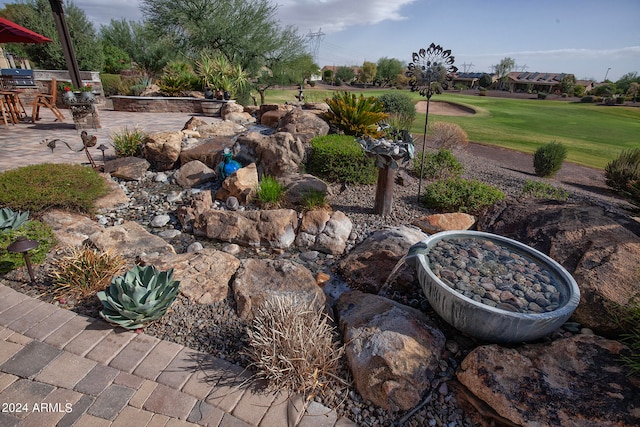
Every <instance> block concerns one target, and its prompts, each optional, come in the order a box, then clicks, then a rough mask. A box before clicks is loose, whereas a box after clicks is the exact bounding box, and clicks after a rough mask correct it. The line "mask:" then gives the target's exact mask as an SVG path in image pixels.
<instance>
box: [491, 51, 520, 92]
mask: <svg viewBox="0 0 640 427" xmlns="http://www.w3.org/2000/svg"><path fill="white" fill-rule="evenodd" d="M515 66H516V61H515V59H513V58H509V57H508V56H507V57H505V58H503V59H502V60H501V61H500V63H499V64H498V65H494V66H493V70H494V71H495V73H496V77H497V78H498V81H500V85H501V86H503V85H504V84H505V83H506V80H507V76H508V75H509V73H510V72H511V71H513V69H514V68H515Z"/></svg>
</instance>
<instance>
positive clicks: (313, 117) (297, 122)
mask: <svg viewBox="0 0 640 427" xmlns="http://www.w3.org/2000/svg"><path fill="white" fill-rule="evenodd" d="M278 132H289V133H290V134H291V135H293V137H294V138H299V139H300V140H301V141H302V142H303V143H305V144H306V143H308V142H309V141H311V140H312V139H313V138H314V137H316V136H318V135H326V134H328V133H329V124H328V123H327V122H326V121H324V120H323V119H321V118H320V117H319V116H318V115H317V114H313V113H311V112H309V111H305V110H303V109H301V108H294V109H292V110H291V111H289V112H288V113H287V114H286V115H285V116H283V117H282V119H281V120H280V127H279V128H278Z"/></svg>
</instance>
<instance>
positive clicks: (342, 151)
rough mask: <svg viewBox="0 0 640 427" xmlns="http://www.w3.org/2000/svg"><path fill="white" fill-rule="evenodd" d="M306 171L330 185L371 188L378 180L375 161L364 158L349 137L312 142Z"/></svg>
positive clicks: (351, 137)
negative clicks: (356, 185) (369, 186)
mask: <svg viewBox="0 0 640 427" xmlns="http://www.w3.org/2000/svg"><path fill="white" fill-rule="evenodd" d="M306 170H307V172H309V173H311V174H313V175H316V176H318V177H320V178H322V179H325V180H327V181H330V182H345V183H350V184H373V183H375V182H376V181H377V178H378V169H377V168H376V166H375V160H374V159H373V158H371V157H367V156H366V154H365V153H364V150H363V149H362V147H361V146H360V144H358V143H357V142H356V140H355V138H354V137H353V136H348V135H336V134H332V135H325V136H317V137H315V138H313V139H312V140H311V154H310V155H309V160H308V162H307V165H306Z"/></svg>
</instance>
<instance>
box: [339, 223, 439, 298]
mask: <svg viewBox="0 0 640 427" xmlns="http://www.w3.org/2000/svg"><path fill="white" fill-rule="evenodd" d="M426 238H427V235H426V234H425V233H423V232H422V231H420V230H418V229H416V228H413V227H407V226H400V227H393V228H388V229H385V230H379V231H376V232H374V233H373V234H371V236H369V237H368V238H366V239H365V240H364V241H363V242H362V243H360V244H359V245H358V246H356V247H355V248H354V249H353V250H352V251H351V252H350V253H349V255H347V256H346V257H344V258H343V259H342V260H341V261H340V262H339V263H338V269H339V270H340V272H341V273H342V275H343V276H344V278H345V280H346V281H347V283H349V285H350V286H352V287H353V288H355V289H359V290H362V291H364V292H370V293H378V292H380V290H381V289H382V287H383V285H384V284H385V282H386V281H387V279H388V278H389V275H390V273H391V271H392V270H393V269H394V267H395V266H396V265H397V264H398V262H399V261H400V259H401V258H402V257H403V256H405V255H406V254H407V252H408V251H409V248H410V247H411V246H412V245H413V244H415V243H417V242H419V241H420V240H424V239H426ZM398 274H399V275H398V277H397V278H396V279H395V281H394V285H395V286H399V287H409V286H411V284H412V283H413V282H414V274H415V271H414V269H413V268H411V267H410V266H404V267H400V270H399V271H398Z"/></svg>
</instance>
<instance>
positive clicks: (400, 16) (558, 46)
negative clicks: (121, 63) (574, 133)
mask: <svg viewBox="0 0 640 427" xmlns="http://www.w3.org/2000/svg"><path fill="white" fill-rule="evenodd" d="M65 1H69V0H65ZM272 1H273V2H274V4H277V5H278V8H277V10H276V19H278V20H279V21H280V22H281V24H282V25H283V26H284V25H294V26H296V27H297V28H298V31H299V34H301V35H304V36H308V37H306V38H307V40H309V41H310V42H315V43H310V44H309V46H310V51H311V52H313V48H312V46H314V45H315V44H316V43H318V44H317V47H318V55H317V57H316V58H317V61H316V62H317V63H318V65H319V66H320V67H322V66H325V65H336V66H340V65H362V63H363V62H364V61H371V62H377V61H378V60H379V59H380V58H382V57H387V58H397V59H399V60H400V61H402V62H405V63H407V62H409V61H410V60H411V54H412V53H413V52H416V51H418V50H419V49H421V48H427V47H428V46H429V45H430V44H431V43H435V44H437V45H441V46H442V47H443V48H445V49H451V51H452V54H453V56H454V57H455V64H454V65H456V66H457V67H458V69H459V70H460V71H470V72H483V73H484V72H491V71H492V68H491V67H492V65H495V64H498V63H499V62H500V60H502V59H503V58H505V57H510V58H513V59H514V60H515V63H516V66H517V71H529V72H545V73H572V74H574V75H575V76H576V78H577V79H583V78H592V79H594V80H596V81H602V80H604V78H605V77H606V78H607V79H609V80H612V81H616V80H617V79H619V78H620V77H622V75H624V74H626V73H629V72H637V73H640V27H639V26H638V17H640V0H509V1H507V0H486V1H477V0H456V1H448V0H272ZM16 2H18V0H5V1H2V0H0V4H5V3H16ZM73 3H74V4H75V5H76V6H77V7H79V8H80V9H82V10H83V11H84V12H85V14H86V15H87V17H88V19H89V20H90V21H92V22H93V23H94V25H95V27H96V29H99V28H100V25H106V24H108V23H109V21H110V20H111V19H122V18H125V19H127V20H133V21H140V20H142V19H143V16H142V13H141V11H140V9H139V7H138V4H139V0H73Z"/></svg>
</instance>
